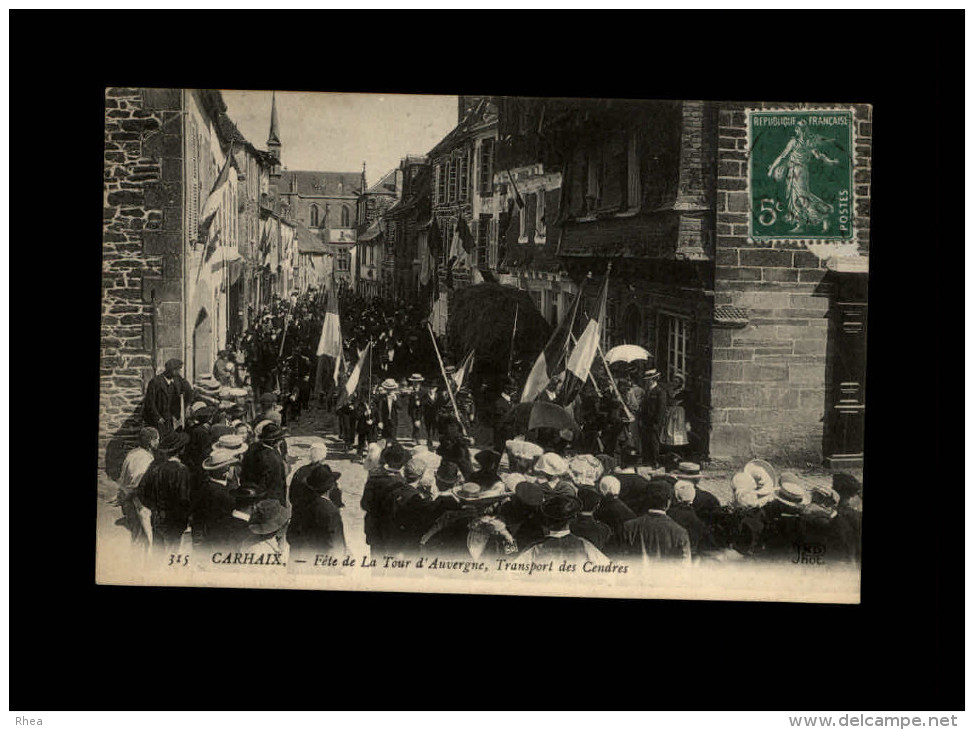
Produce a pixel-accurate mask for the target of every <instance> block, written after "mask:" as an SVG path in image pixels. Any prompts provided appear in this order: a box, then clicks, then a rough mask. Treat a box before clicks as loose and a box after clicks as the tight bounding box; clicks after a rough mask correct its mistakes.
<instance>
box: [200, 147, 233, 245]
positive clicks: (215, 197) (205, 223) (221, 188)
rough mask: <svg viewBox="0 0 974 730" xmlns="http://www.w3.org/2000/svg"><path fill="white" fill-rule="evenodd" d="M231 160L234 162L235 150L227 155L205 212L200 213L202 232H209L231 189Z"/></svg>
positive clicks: (205, 206) (205, 204)
mask: <svg viewBox="0 0 974 730" xmlns="http://www.w3.org/2000/svg"><path fill="white" fill-rule="evenodd" d="M231 160H233V149H231V150H230V152H228V153H227V160H226V162H224V163H223V169H222V170H220V174H219V175H218V176H217V178H216V182H215V183H213V188H212V189H211V190H210V194H209V196H208V197H207V198H206V202H205V203H204V204H203V210H202V211H201V212H200V230H208V229H209V227H210V224H211V223H212V222H213V218H214V216H216V214H217V211H219V210H220V205H221V204H222V203H223V196H224V194H225V193H226V191H227V189H228V188H229V187H230V166H231V164H230V163H231Z"/></svg>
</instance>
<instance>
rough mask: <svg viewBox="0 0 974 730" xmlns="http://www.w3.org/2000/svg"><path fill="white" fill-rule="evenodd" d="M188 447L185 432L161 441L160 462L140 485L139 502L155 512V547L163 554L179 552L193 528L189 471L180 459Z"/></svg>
mask: <svg viewBox="0 0 974 730" xmlns="http://www.w3.org/2000/svg"><path fill="white" fill-rule="evenodd" d="M188 443H189V437H188V436H187V435H186V434H185V433H183V432H182V431H173V432H170V433H169V435H168V436H166V437H165V438H163V439H161V440H160V441H159V448H158V449H157V454H158V458H157V459H156V461H155V462H153V464H152V466H150V467H149V468H148V470H146V473H145V476H143V477H142V481H141V482H140V483H139V489H138V496H139V501H141V502H142V504H144V505H145V506H146V507H148V508H149V510H150V511H151V512H152V546H153V548H154V549H156V550H157V551H159V552H163V553H165V552H171V551H174V550H179V543H180V540H181V539H182V536H183V533H184V532H185V531H186V526H187V525H188V524H189V512H190V493H189V470H188V469H187V468H186V465H185V464H183V463H182V462H181V461H180V459H179V456H180V454H181V453H182V451H183V449H184V448H185V446H186V444H188Z"/></svg>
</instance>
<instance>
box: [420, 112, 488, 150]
mask: <svg viewBox="0 0 974 730" xmlns="http://www.w3.org/2000/svg"><path fill="white" fill-rule="evenodd" d="M492 123H493V124H496V123H497V105H496V104H495V103H494V102H493V101H490V100H488V99H486V98H484V99H481V100H480V101H479V102H478V103H477V105H476V106H475V107H474V108H473V109H471V110H470V112H468V113H467V115H466V116H465V117H464V118H463V121H461V122H460V123H459V124H458V125H457V126H455V127H454V128H453V129H452V130H451V131H450V133H449V134H447V135H446V136H445V137H444V138H443V139H441V140H440V141H439V142H438V143H437V144H436V146H435V147H433V149H431V150H430V151H429V154H428V155H427V157H429V158H430V159H432V158H433V157H436V156H437V155H441V154H443V153H444V152H447V151H449V150H451V149H453V147H454V145H456V144H459V142H460V141H461V140H462V139H463V137H464V135H465V134H467V133H468V132H470V131H471V129H472V128H473V127H477V126H483V125H485V124H492Z"/></svg>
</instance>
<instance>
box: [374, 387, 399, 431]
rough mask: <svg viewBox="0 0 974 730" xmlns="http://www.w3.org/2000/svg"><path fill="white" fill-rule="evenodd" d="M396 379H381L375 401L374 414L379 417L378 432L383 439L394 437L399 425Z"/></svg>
mask: <svg viewBox="0 0 974 730" xmlns="http://www.w3.org/2000/svg"><path fill="white" fill-rule="evenodd" d="M398 387H399V386H398V385H396V381H395V380H392V379H391V378H389V379H387V380H385V381H383V383H382V385H381V386H380V387H379V395H378V396H377V398H376V401H375V415H376V418H378V419H379V433H380V434H382V437H383V438H385V439H395V438H396V432H397V430H398V427H399V400H398V399H397V398H396V390H397V389H398Z"/></svg>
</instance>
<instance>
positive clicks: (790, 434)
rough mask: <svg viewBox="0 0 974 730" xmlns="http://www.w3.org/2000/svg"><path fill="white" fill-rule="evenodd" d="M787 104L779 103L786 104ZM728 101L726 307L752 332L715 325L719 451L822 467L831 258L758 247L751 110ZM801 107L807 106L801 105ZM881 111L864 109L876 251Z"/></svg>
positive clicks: (719, 232)
mask: <svg viewBox="0 0 974 730" xmlns="http://www.w3.org/2000/svg"><path fill="white" fill-rule="evenodd" d="M785 106H786V105H781V104H776V105H775V107H776V108H784V107H785ZM749 107H750V108H760V107H761V105H760V104H753V105H752V104H726V103H722V104H721V105H720V112H719V121H718V130H717V132H718V134H717V153H718V154H717V175H718V176H717V184H716V190H717V201H716V214H717V219H716V244H717V245H716V254H715V256H716V261H715V263H716V268H715V284H714V292H715V300H714V304H715V306H717V307H720V306H722V305H730V306H734V307H741V308H743V309H744V310H745V311H746V313H747V318H748V324H747V326H746V327H744V328H743V329H733V328H731V329H722V328H718V327H715V329H714V331H713V343H712V344H713V372H712V385H711V395H712V403H711V405H712V412H711V417H712V418H711V425H712V431H711V448H710V453H711V456H714V457H737V458H741V457H748V458H751V457H762V458H766V459H771V460H773V461H775V463H779V464H796V465H801V464H803V463H809V462H810V463H815V464H818V463H821V461H822V448H823V447H822V442H823V420H824V416H825V409H826V408H827V407H828V405H827V404H826V390H827V387H828V384H827V370H828V362H827V357H826V353H827V340H828V321H829V310H830V306H831V305H832V298H833V295H834V284H833V283H832V281H831V277H829V276H828V275H827V268H826V261H827V258H826V257H824V256H823V257H822V258H820V257H819V256H818V255H816V254H815V253H813V252H812V251H810V250H807V248H806V247H805V246H804V245H803V244H801V243H787V242H780V241H779V242H773V243H749V242H748V228H747V215H748V214H747V211H748V209H749V192H748V182H747V174H748V150H747V129H746V114H745V109H746V108H749ZM796 108H797V107H796ZM871 114H872V110H871V108H870V107H868V106H863V105H859V106H856V107H855V117H854V123H855V126H856V132H857V143H856V150H855V153H856V154H855V158H854V165H855V167H854V173H853V175H854V184H855V193H856V196H855V217H854V222H855V227H856V229H857V232H858V234H857V235H858V241H859V252H860V254H867V253H868V247H869V203H870V171H871V139H872V129H871V126H872V125H871V122H872V116H871Z"/></svg>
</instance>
